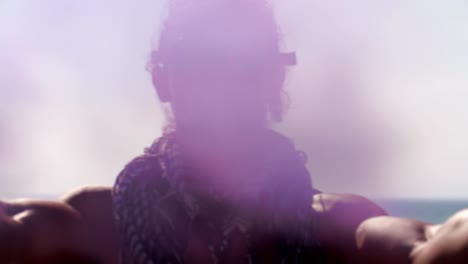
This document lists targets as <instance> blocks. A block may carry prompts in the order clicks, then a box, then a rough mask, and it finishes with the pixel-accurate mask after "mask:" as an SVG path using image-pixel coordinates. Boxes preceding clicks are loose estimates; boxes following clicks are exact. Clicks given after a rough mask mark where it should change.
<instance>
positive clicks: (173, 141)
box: [113, 130, 324, 264]
mask: <svg viewBox="0 0 468 264" xmlns="http://www.w3.org/2000/svg"><path fill="white" fill-rule="evenodd" d="M258 145H259V148H258V150H259V151H258V153H247V154H246V155H251V158H250V157H249V159H251V160H252V161H253V162H252V164H255V165H254V166H253V167H255V168H252V170H251V171H252V172H253V173H252V175H251V176H250V177H248V180H247V181H246V182H245V184H244V185H243V188H242V190H236V195H234V196H230V195H229V194H220V193H219V192H216V191H208V190H207V191H203V192H201V191H194V190H192V189H191V188H190V186H189V185H190V184H189V183H188V182H187V175H190V173H191V172H192V171H191V170H190V166H189V164H190V161H187V160H186V159H184V158H183V155H181V152H180V150H179V146H178V144H177V137H176V135H175V132H173V133H168V134H167V135H165V136H163V137H161V138H160V139H158V140H157V141H155V143H154V144H153V145H152V146H151V147H150V148H148V149H146V150H145V153H144V154H143V155H142V156H139V157H137V158H135V159H134V160H133V161H131V162H130V163H129V164H127V165H126V167H125V169H124V170H123V171H122V172H121V173H120V174H119V176H118V177H117V180H116V183H115V186H114V189H113V202H114V212H115V217H116V221H117V226H118V230H119V235H120V241H121V248H120V261H121V262H120V263H121V264H129V263H137V264H140V263H145V264H149V263H192V262H193V263H324V260H323V256H322V251H321V249H320V245H319V243H318V241H316V239H315V237H314V236H315V233H316V230H315V228H317V226H316V224H315V222H316V216H315V215H314V213H313V210H312V209H311V205H312V196H313V195H314V194H315V193H317V192H318V191H316V190H315V189H313V188H312V184H311V180H310V177H309V173H308V172H307V169H306V168H305V166H304V163H305V155H303V154H302V153H301V152H299V151H297V150H295V148H294V146H293V144H292V143H291V142H290V141H289V140H288V139H287V138H285V137H284V136H282V135H280V134H278V133H276V132H273V131H270V130H265V135H264V136H263V137H262V138H261V139H259V144H258ZM220 177H221V176H220Z"/></svg>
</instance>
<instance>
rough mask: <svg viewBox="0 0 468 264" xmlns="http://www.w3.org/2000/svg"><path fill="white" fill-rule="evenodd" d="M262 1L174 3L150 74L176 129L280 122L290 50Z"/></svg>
mask: <svg viewBox="0 0 468 264" xmlns="http://www.w3.org/2000/svg"><path fill="white" fill-rule="evenodd" d="M279 42H280V41H279V34H278V28H277V25H276V22H275V19H274V15H273V12H272V10H271V8H270V7H269V5H268V4H266V3H265V2H264V1H261V0H256V1H254V0H205V1H196V2H195V1H177V2H174V3H173V5H171V6H170V10H169V16H168V19H167V21H166V23H165V27H164V29H163V31H162V33H161V35H160V39H159V47H158V50H157V51H154V52H153V56H152V59H151V67H150V68H151V73H152V77H153V83H154V86H155V87H156V90H157V92H158V95H159V98H160V100H161V101H162V102H168V103H170V105H171V108H172V112H173V115H174V118H175V123H176V126H177V128H178V129H180V128H181V127H182V128H187V129H190V130H192V129H198V128H201V130H214V131H217V130H219V131H220V132H221V131H225V130H231V131H232V130H233V129H234V130H236V129H239V128H241V127H255V126H263V125H264V124H265V121H266V120H267V118H268V115H270V116H271V117H272V119H274V120H277V121H279V120H280V119H281V116H282V112H283V104H282V100H281V93H282V87H283V82H284V78H285V65H286V64H287V59H288V58H287V55H285V54H282V53H280V49H279V45H280V44H279Z"/></svg>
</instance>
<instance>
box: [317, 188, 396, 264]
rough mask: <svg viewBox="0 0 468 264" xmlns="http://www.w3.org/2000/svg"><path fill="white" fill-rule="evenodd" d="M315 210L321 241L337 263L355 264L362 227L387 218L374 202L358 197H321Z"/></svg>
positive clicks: (340, 195)
mask: <svg viewBox="0 0 468 264" xmlns="http://www.w3.org/2000/svg"><path fill="white" fill-rule="evenodd" d="M312 209H313V211H314V212H315V213H316V215H317V221H318V223H317V224H318V226H320V228H319V230H318V231H317V232H318V234H317V235H318V238H319V240H320V241H321V243H322V244H323V246H324V248H326V249H327V252H330V256H328V257H329V258H330V259H333V260H334V261H335V262H337V263H354V262H355V256H356V254H357V252H356V246H355V245H356V242H355V241H356V231H357V230H358V227H359V226H360V225H361V224H362V223H363V222H365V221H366V220H367V219H369V218H372V217H376V216H382V215H386V214H387V213H386V212H385V210H383V209H382V208H380V207H379V206H378V205H377V204H375V203H373V202H372V201H371V200H369V199H367V198H365V197H363V196H359V195H354V194H338V193H317V194H315V195H314V196H313V203H312Z"/></svg>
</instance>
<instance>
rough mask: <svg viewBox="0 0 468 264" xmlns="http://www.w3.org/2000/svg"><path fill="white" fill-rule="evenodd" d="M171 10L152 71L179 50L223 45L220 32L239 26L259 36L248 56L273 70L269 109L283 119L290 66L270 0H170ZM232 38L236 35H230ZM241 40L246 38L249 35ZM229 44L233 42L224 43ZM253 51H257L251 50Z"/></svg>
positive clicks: (167, 61) (240, 30) (277, 118)
mask: <svg viewBox="0 0 468 264" xmlns="http://www.w3.org/2000/svg"><path fill="white" fill-rule="evenodd" d="M168 9H169V10H168V11H169V12H168V16H167V19H166V21H165V22H164V24H163V27H162V31H161V32H160V35H159V40H158V45H157V47H158V48H157V51H153V53H152V54H153V56H151V58H150V61H149V64H148V70H149V71H151V72H152V74H155V71H154V69H155V68H156V67H159V68H163V67H166V66H167V65H168V64H171V62H173V61H174V60H177V59H179V58H180V57H181V55H179V54H178V52H180V51H181V50H184V52H187V51H188V52H189V53H190V51H191V50H194V49H197V48H200V46H202V48H203V47H205V48H206V46H208V48H210V47H209V45H211V44H213V45H216V44H218V45H219V43H213V42H219V41H223V40H224V41H226V40H225V39H223V38H222V36H219V33H220V32H222V34H224V33H225V34H231V33H232V32H227V31H228V30H226V29H227V27H235V28H234V29H235V30H234V31H235V32H244V33H246V34H250V35H251V36H254V37H255V39H256V40H255V41H253V42H252V41H250V40H249V41H250V43H247V46H248V47H246V51H247V53H245V54H246V56H244V57H246V58H248V59H251V58H252V57H253V58H254V59H255V58H256V59H258V60H259V61H261V62H265V63H266V64H265V65H266V66H268V69H270V72H267V74H268V80H269V82H268V86H269V87H266V88H267V93H266V96H267V98H266V104H267V110H268V113H269V115H270V117H271V119H272V120H273V121H277V122H279V121H281V120H282V117H283V113H284V109H285V103H284V101H283V95H285V93H284V91H283V85H284V80H285V75H286V69H285V67H286V65H285V63H284V62H282V61H281V59H282V58H281V53H280V43H281V41H280V33H279V30H278V25H277V24H276V20H275V16H274V12H273V10H272V7H271V5H270V4H269V3H268V2H267V1H265V0H197V1H194V0H170V2H169V6H168ZM220 30H221V31H220ZM228 39H229V40H232V39H233V38H232V36H230V37H229V38H228ZM234 39H235V38H234ZM239 39H241V40H240V41H243V40H244V39H248V38H245V37H244V38H239ZM186 40H188V41H186ZM249 41H248V42H249ZM194 42H196V43H194ZM225 44H228V45H229V44H231V43H224V42H223V43H221V45H225ZM242 44H245V43H242ZM242 44H241V45H242ZM234 45H235V44H234ZM252 46H253V47H252ZM255 46H257V47H255ZM240 48H243V46H240ZM252 51H254V53H253V54H249V53H248V52H252ZM154 54H157V55H156V56H154ZM182 56H183V55H182ZM250 66H252V65H250ZM254 66H256V67H258V70H259V71H261V70H264V69H262V68H261V67H262V65H259V66H260V67H259V66H257V65H254ZM286 98H287V97H286Z"/></svg>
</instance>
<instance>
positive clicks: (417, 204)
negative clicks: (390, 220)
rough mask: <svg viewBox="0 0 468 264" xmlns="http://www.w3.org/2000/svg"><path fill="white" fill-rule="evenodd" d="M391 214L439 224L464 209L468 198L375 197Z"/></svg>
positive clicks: (467, 205)
mask: <svg viewBox="0 0 468 264" xmlns="http://www.w3.org/2000/svg"><path fill="white" fill-rule="evenodd" d="M374 201H375V202H376V203H377V204H379V205H380V206H381V207H383V208H384V209H385V210H387V212H388V213H389V214H390V215H393V216H399V217H405V218H411V219H416V220H421V221H425V222H429V223H434V224H439V223H443V222H445V220H447V218H448V217H450V216H451V215H453V214H454V213H456V212H457V211H460V210H462V209H468V200H430V199H427V200H426V199H375V200H374Z"/></svg>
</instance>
